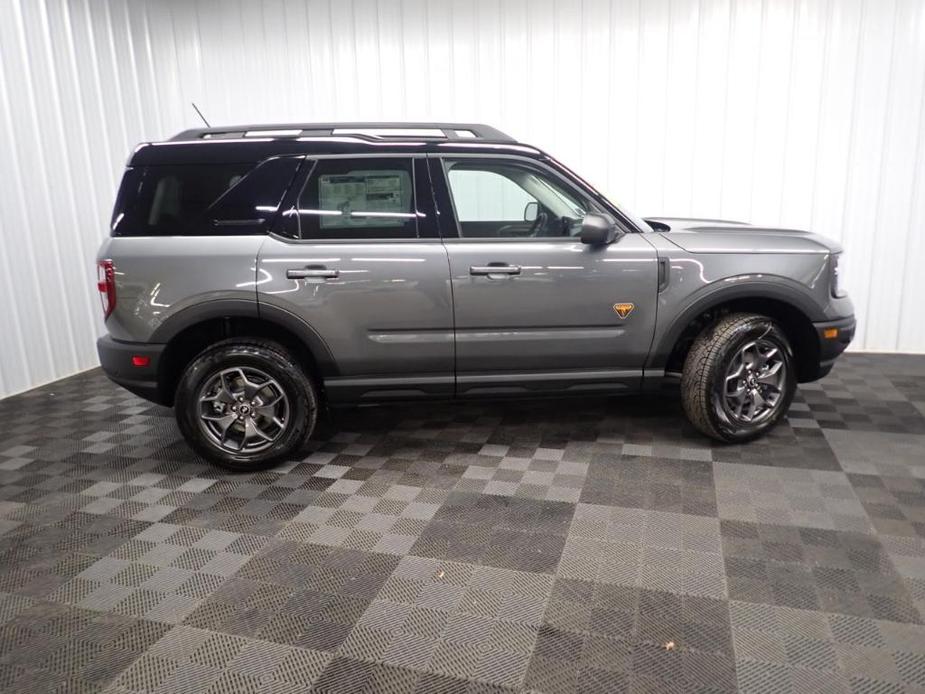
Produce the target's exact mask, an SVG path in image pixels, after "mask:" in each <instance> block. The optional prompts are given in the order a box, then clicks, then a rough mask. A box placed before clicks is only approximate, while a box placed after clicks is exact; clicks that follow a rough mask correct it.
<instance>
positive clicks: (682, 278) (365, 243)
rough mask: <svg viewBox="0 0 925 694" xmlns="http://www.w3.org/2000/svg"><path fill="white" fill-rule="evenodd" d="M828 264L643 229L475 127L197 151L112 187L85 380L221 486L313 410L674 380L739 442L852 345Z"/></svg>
mask: <svg viewBox="0 0 925 694" xmlns="http://www.w3.org/2000/svg"><path fill="white" fill-rule="evenodd" d="M840 253H841V248H839V247H838V246H837V245H836V244H835V243H833V242H831V241H829V240H827V239H825V238H822V237H820V236H817V235H815V234H811V233H808V232H803V231H793V230H786V229H769V228H761V227H754V226H749V225H747V224H742V223H738V222H728V221H720V220H713V219H671V218H649V219H640V218H639V217H636V216H634V215H633V214H631V213H630V212H629V211H627V210H626V209H624V208H621V207H618V206H617V205H615V204H614V203H612V202H610V201H609V200H607V198H605V197H604V196H603V195H601V194H600V193H599V192H597V191H596V190H595V189H594V188H593V187H591V186H590V185H589V184H588V183H587V182H585V181H584V180H582V179H581V178H580V177H579V176H577V175H576V174H575V173H573V172H572V171H570V170H569V169H568V168H566V167H565V166H564V165H562V164H560V163H559V162H558V161H556V160H555V159H553V158H552V157H550V156H549V155H547V154H545V153H543V152H542V151H540V150H538V149H536V148H534V147H531V146H528V145H525V144H521V143H518V142H516V141H515V140H513V139H512V138H510V137H509V136H507V135H505V134H504V133H501V132H499V131H498V130H495V129H494V128H491V127H488V126H484V125H475V124H449V123H407V124H394V123H393V124H387V123H341V124H298V125H273V126H266V125H260V126H240V127H229V128H206V129H196V130H188V131H186V132H183V133H180V134H179V135H177V136H176V137H174V138H172V139H171V140H169V141H167V142H154V143H145V144H142V145H140V146H139V147H138V148H136V149H135V151H134V153H133V154H132V156H131V159H130V161H129V164H128V168H127V169H126V171H125V175H124V178H123V180H122V185H121V187H120V189H119V194H118V198H117V200H116V204H115V210H114V212H113V217H112V228H111V237H110V238H109V239H108V240H107V241H105V242H104V243H103V245H102V247H101V248H100V252H99V257H98V271H99V291H100V295H101V298H102V302H103V310H104V313H105V316H106V327H107V329H108V332H109V334H108V335H107V336H104V337H102V338H101V339H100V340H99V345H98V346H99V355H100V361H101V363H102V365H103V368H104V370H105V371H106V373H107V374H108V375H109V376H110V378H112V379H113V380H114V381H115V382H116V383H119V384H121V385H122V386H124V387H125V388H127V389H128V390H130V391H132V392H134V393H137V394H139V395H141V396H143V397H145V398H147V399H149V400H152V401H154V402H157V403H160V404H163V405H172V406H173V407H174V408H175V410H176V416H177V421H178V423H179V426H180V429H181V430H182V432H183V434H184V436H185V437H186V439H187V441H188V442H189V444H190V445H191V446H192V447H193V448H194V449H195V450H196V451H198V452H199V453H200V454H201V455H202V456H204V457H205V458H208V459H209V460H211V461H213V462H215V463H217V464H219V465H222V466H224V467H227V468H231V469H237V470H247V469H256V468H258V467H261V466H265V465H267V464H270V463H272V462H274V461H276V460H278V459H280V458H282V457H284V456H287V455H289V454H291V453H293V452H294V451H295V450H296V448H297V447H299V446H300V444H302V442H303V441H304V440H305V439H306V437H308V436H310V435H311V434H312V431H313V429H314V428H315V423H316V421H317V417H318V412H319V410H320V408H322V407H326V406H337V405H345V404H356V403H366V402H378V403H382V402H387V401H400V400H411V399H425V398H433V399H448V398H476V397H523V396H530V395H534V394H544V395H550V394H553V395H582V394H616V393H635V392H639V391H641V390H647V389H653V388H657V387H658V386H659V385H660V384H661V383H663V382H664V381H666V380H670V379H675V380H680V384H681V394H682V399H683V405H684V409H685V412H686V413H687V415H688V417H689V418H690V420H691V422H692V423H693V424H694V426H696V427H697V429H699V430H700V431H702V432H703V433H704V434H706V435H707V436H711V437H713V438H715V439H720V440H723V441H729V442H737V441H747V440H749V439H752V438H755V437H756V436H759V435H761V434H763V433H764V432H765V431H767V430H768V429H769V428H771V427H772V426H774V424H775V423H777V422H778V421H779V420H780V418H781V417H783V416H784V414H785V413H786V411H787V408H788V406H789V404H790V401H791V399H792V398H793V395H794V391H795V388H796V384H797V383H798V382H804V381H811V380H814V379H818V378H820V377H821V376H823V375H825V374H826V373H827V372H828V371H829V369H831V367H832V363H833V362H834V360H835V358H836V357H837V356H838V355H839V354H840V353H841V352H842V351H843V350H844V349H845V347H846V345H847V344H848V343H849V342H850V340H851V338H852V336H853V334H854V327H855V321H854V318H853V308H852V305H851V301H850V300H849V299H848V298H847V297H846V295H845V294H844V292H843V291H842V289H841V287H840V286H839V282H838V264H839V257H840Z"/></svg>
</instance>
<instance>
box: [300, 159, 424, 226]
mask: <svg viewBox="0 0 925 694" xmlns="http://www.w3.org/2000/svg"><path fill="white" fill-rule="evenodd" d="M318 202H319V207H320V208H321V209H322V210H325V211H328V212H330V211H336V212H339V214H322V216H321V218H320V220H319V221H320V223H321V227H322V228H323V229H333V228H343V227H366V226H373V227H382V226H401V225H402V224H404V223H405V222H406V221H407V219H408V213H409V212H410V209H409V208H410V202H411V177H410V176H409V175H408V173H407V172H406V171H381V170H380V171H352V172H350V173H349V174H330V175H321V176H319V177H318ZM369 212H372V213H375V214H374V215H371V216H366V215H364V214H363V213H369ZM390 215H395V216H394V217H390Z"/></svg>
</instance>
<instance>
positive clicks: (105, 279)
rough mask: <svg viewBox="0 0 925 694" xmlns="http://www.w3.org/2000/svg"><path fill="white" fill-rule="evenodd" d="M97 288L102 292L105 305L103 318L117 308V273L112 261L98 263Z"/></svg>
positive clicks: (102, 300)
mask: <svg viewBox="0 0 925 694" xmlns="http://www.w3.org/2000/svg"><path fill="white" fill-rule="evenodd" d="M96 277H97V280H98V281H97V283H96V288H97V289H99V290H100V301H101V302H102V304H103V318H104V319H105V318H109V315H110V314H111V313H112V312H113V310H114V309H115V308H116V271H115V267H114V266H113V264H112V261H111V260H98V261H97V263H96Z"/></svg>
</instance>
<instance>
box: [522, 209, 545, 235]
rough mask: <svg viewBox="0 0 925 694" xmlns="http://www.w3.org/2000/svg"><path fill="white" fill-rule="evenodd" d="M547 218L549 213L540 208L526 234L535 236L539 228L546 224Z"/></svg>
mask: <svg viewBox="0 0 925 694" xmlns="http://www.w3.org/2000/svg"><path fill="white" fill-rule="evenodd" d="M548 219H549V215H548V214H546V212H544V211H543V210H540V211H539V212H537V213H536V217H535V218H534V220H533V224H531V225H530V230H529V231H528V232H527V236H536V235H537V234H539V231H540V229H542V228H544V227H545V226H546V220H548Z"/></svg>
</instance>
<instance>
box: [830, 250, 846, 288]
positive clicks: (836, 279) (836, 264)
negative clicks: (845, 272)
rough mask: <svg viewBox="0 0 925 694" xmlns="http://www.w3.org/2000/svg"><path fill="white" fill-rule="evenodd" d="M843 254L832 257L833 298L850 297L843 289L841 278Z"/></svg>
mask: <svg viewBox="0 0 925 694" xmlns="http://www.w3.org/2000/svg"><path fill="white" fill-rule="evenodd" d="M840 260H841V253H835V254H833V255H832V296H834V297H836V298H838V299H840V298H842V297H844V296H848V292H846V291H845V290H844V289H843V288H842V277H841V263H840Z"/></svg>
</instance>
